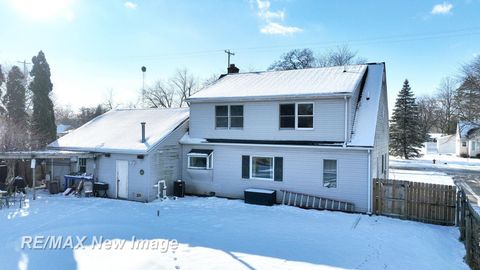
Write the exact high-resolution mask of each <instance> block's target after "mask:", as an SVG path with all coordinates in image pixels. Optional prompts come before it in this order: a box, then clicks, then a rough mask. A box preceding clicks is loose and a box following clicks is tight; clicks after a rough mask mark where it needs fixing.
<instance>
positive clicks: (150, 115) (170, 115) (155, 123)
mask: <svg viewBox="0 0 480 270" xmlns="http://www.w3.org/2000/svg"><path fill="white" fill-rule="evenodd" d="M188 116H189V109H188V108H179V109H118V110H112V111H109V112H107V113H105V114H103V115H100V116H98V117H96V118H95V119H93V120H91V121H90V122H88V123H86V124H85V125H83V126H81V127H79V128H78V129H76V130H74V131H72V132H71V133H68V134H67V135H65V136H63V137H61V138H59V139H58V140H56V141H54V142H53V143H51V144H50V145H49V146H48V147H49V148H51V149H62V150H72V151H91V152H101V153H128V154H144V153H147V152H148V151H149V150H151V149H152V148H153V147H155V146H156V145H157V144H158V143H160V142H161V141H162V140H163V139H164V138H165V137H166V136H168V135H169V134H170V133H171V132H172V131H173V130H175V129H176V128H177V127H178V126H179V125H180V124H182V123H183V122H184V121H186V120H187V119H188ZM141 122H145V123H146V128H145V139H146V142H144V143H142V142H141V124H140V123H141Z"/></svg>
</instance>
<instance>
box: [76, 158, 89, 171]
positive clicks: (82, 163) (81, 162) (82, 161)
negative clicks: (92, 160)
mask: <svg viewBox="0 0 480 270" xmlns="http://www.w3.org/2000/svg"><path fill="white" fill-rule="evenodd" d="M78 172H80V173H86V172H87V159H86V158H79V159H78Z"/></svg>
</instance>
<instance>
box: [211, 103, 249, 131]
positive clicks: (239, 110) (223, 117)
mask: <svg viewBox="0 0 480 270" xmlns="http://www.w3.org/2000/svg"><path fill="white" fill-rule="evenodd" d="M215 128H217V129H241V128H243V105H217V106H215Z"/></svg>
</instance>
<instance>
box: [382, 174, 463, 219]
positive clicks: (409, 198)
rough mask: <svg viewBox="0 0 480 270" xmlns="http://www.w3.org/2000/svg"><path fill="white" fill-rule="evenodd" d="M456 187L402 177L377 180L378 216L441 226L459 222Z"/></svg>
mask: <svg viewBox="0 0 480 270" xmlns="http://www.w3.org/2000/svg"><path fill="white" fill-rule="evenodd" d="M456 192H457V190H456V187H455V186H448V185H437V184H429V183H418V182H409V181H402V180H390V179H374V186H373V196H374V200H373V211H374V213H375V214H377V215H384V216H390V217H396V218H401V219H408V220H414V221H420V222H425V223H432V224H439V225H455V207H456Z"/></svg>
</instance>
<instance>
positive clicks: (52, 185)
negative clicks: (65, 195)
mask: <svg viewBox="0 0 480 270" xmlns="http://www.w3.org/2000/svg"><path fill="white" fill-rule="evenodd" d="M48 191H49V192H50V194H57V193H58V192H60V185H59V183H58V182H57V181H49V182H48Z"/></svg>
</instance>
